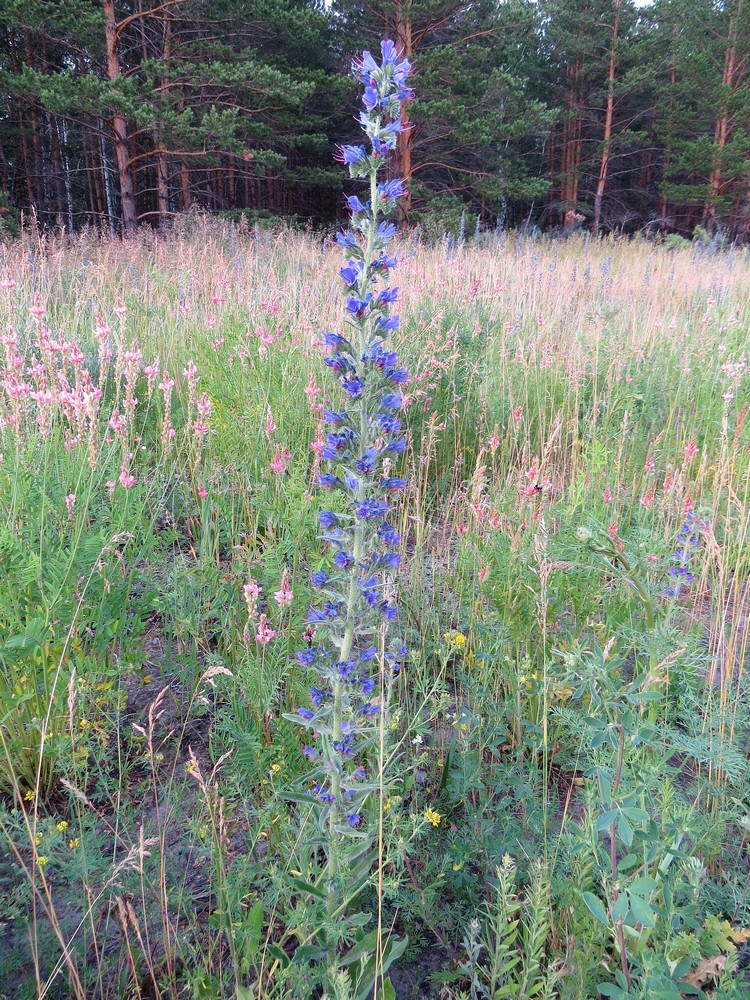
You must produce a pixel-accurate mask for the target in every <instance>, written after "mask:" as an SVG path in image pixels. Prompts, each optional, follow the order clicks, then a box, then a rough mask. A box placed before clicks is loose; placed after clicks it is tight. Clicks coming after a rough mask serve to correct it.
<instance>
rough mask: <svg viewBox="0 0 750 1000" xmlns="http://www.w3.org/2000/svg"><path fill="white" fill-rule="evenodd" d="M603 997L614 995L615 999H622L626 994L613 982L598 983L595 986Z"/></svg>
mask: <svg viewBox="0 0 750 1000" xmlns="http://www.w3.org/2000/svg"><path fill="white" fill-rule="evenodd" d="M596 988H597V989H598V990H599V992H600V993H601V995H602V996H603V997H615V998H617V1000H623V997H625V996H626V994H625V993H623V991H622V990H621V989H620V987H619V986H615V984H614V983H599V985H598V986H597V987H596Z"/></svg>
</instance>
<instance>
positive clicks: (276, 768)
mask: <svg viewBox="0 0 750 1000" xmlns="http://www.w3.org/2000/svg"><path fill="white" fill-rule="evenodd" d="M280 770H281V764H271V774H278V773H279V771H280Z"/></svg>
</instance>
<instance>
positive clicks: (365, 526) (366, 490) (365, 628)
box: [297, 41, 411, 867]
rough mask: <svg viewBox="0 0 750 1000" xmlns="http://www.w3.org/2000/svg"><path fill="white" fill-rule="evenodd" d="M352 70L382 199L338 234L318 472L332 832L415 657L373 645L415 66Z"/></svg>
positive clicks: (318, 635)
mask: <svg viewBox="0 0 750 1000" xmlns="http://www.w3.org/2000/svg"><path fill="white" fill-rule="evenodd" d="M352 69H353V72H354V73H355V75H356V76H357V77H358V78H359V79H360V81H361V82H362V83H363V85H364V94H363V98H362V101H363V105H364V109H363V111H362V112H361V114H360V117H359V122H360V125H361V126H362V129H363V131H364V133H365V136H366V138H367V142H366V144H365V145H356V146H355V145H346V146H341V147H339V150H338V155H337V157H336V158H337V159H338V160H339V161H340V162H341V163H344V164H346V165H347V166H348V167H349V173H350V176H352V177H354V178H367V179H368V180H369V187H370V191H369V194H370V197H369V199H367V200H365V201H363V200H361V199H360V198H359V197H357V196H356V195H351V196H349V197H348V198H347V205H348V209H349V212H350V214H351V228H350V229H349V230H348V231H347V232H343V233H339V234H338V236H337V240H338V243H339V245H340V246H341V248H342V250H343V251H344V252H345V254H346V258H345V263H344V265H343V266H342V267H341V269H340V274H341V280H342V282H343V285H344V294H345V295H346V316H345V322H346V332H345V333H344V334H338V333H325V334H324V335H323V342H324V344H325V345H326V347H327V348H328V350H329V354H328V357H327V358H326V365H327V366H328V368H329V369H330V370H331V371H332V372H333V373H334V374H335V375H336V376H337V378H338V382H339V385H340V387H341V389H342V390H343V393H344V402H343V404H342V406H341V408H337V409H336V410H328V409H326V410H325V411H324V418H325V421H326V424H327V426H328V433H327V435H326V439H325V443H324V447H323V452H322V457H323V458H324V459H325V460H326V461H327V462H328V463H330V468H329V471H326V472H324V473H322V474H321V475H320V477H319V486H320V488H321V489H322V490H324V491H325V492H326V493H328V494H330V495H331V498H332V503H331V506H332V508H334V509H331V510H325V511H322V512H321V513H320V515H319V520H320V526H321V529H322V534H321V537H322V538H323V540H324V541H325V542H326V543H327V544H328V545H329V546H330V549H331V551H332V558H331V565H330V567H329V568H328V569H327V570H319V571H318V572H315V573H313V575H312V584H313V586H314V587H315V588H317V589H318V590H319V591H320V595H321V597H320V600H319V601H318V602H317V603H316V604H315V606H314V607H312V608H310V610H309V611H308V615H307V621H308V633H307V634H308V635H310V636H312V638H311V639H310V644H309V647H308V648H305V649H303V650H301V651H300V652H299V654H298V659H299V662H300V663H301V664H302V665H303V666H305V667H308V668H311V669H312V670H314V671H316V673H317V675H318V680H317V682H316V686H315V687H313V688H312V689H311V691H310V697H311V702H312V706H313V708H312V709H309V708H304V707H303V708H300V709H299V710H298V717H297V721H298V722H299V723H300V724H301V725H303V726H305V727H307V729H308V730H309V731H311V732H312V733H313V734H314V740H311V745H310V746H307V747H306V748H305V751H304V752H305V755H306V756H307V757H309V758H310V759H311V760H312V761H313V762H314V766H315V773H314V774H313V780H314V782H315V783H314V786H313V794H314V796H315V797H316V799H317V800H318V802H319V803H320V804H321V806H322V807H323V808H324V809H325V811H326V824H327V826H328V828H329V830H330V832H331V834H332V836H336V835H338V834H340V833H342V832H346V831H347V830H349V831H352V830H356V829H357V828H358V827H360V826H361V823H362V807H363V804H364V801H365V799H366V798H367V795H368V794H370V793H371V792H372V790H373V788H374V786H373V785H368V784H367V781H366V774H365V770H364V768H363V767H362V765H360V764H358V763H357V756H358V753H359V751H360V750H361V748H362V746H363V745H364V743H365V742H366V741H367V740H368V739H370V738H371V737H372V734H373V731H374V728H375V726H376V720H375V719H374V718H373V717H374V716H379V715H380V712H381V711H382V710H384V708H385V705H384V693H383V685H381V680H380V677H379V676H378V679H377V681H376V679H375V677H374V676H373V672H374V671H375V670H377V669H378V668H383V676H384V677H386V678H392V677H393V675H394V674H395V673H396V672H397V671H398V670H399V667H400V665H401V662H402V659H403V657H404V655H405V653H406V648H405V647H404V646H403V645H401V644H400V643H399V642H398V641H395V640H391V641H390V642H389V641H386V643H385V646H384V647H383V654H382V657H381V656H380V655H379V653H378V647H377V646H376V645H375V643H376V642H378V640H379V639H380V637H381V635H382V634H383V633H385V632H386V630H387V628H388V626H389V625H390V624H391V623H392V622H393V621H395V619H396V617H397V609H396V606H395V604H394V601H393V596H392V595H393V591H394V590H395V585H394V583H393V581H392V577H393V574H394V573H395V572H396V571H397V570H398V568H399V565H400V561H401V557H400V555H399V553H398V551H397V549H398V547H399V544H400V540H401V539H400V535H399V532H398V531H397V529H396V528H395V527H394V525H393V523H392V522H393V517H392V507H391V504H392V500H393V497H394V495H398V493H399V492H400V491H401V490H402V489H403V488H404V486H405V485H406V480H405V479H403V478H401V477H399V476H396V475H394V474H393V468H392V466H393V464H394V463H395V462H396V461H397V460H398V458H399V456H400V455H401V454H402V453H403V451H404V449H405V447H406V442H405V439H404V436H403V431H402V427H401V420H400V419H399V417H398V411H399V409H400V408H401V406H402V402H403V400H402V394H401V393H402V387H403V386H404V385H405V384H406V382H407V380H408V377H409V376H408V373H407V371H406V369H404V368H402V367H401V366H400V365H399V362H398V357H397V355H396V353H395V351H392V350H390V349H388V347H387V346H386V342H387V339H388V336H389V334H390V333H391V332H392V331H394V330H396V329H398V325H399V317H398V315H397V314H395V313H393V312H392V311H391V310H392V308H393V307H394V306H395V305H396V303H397V301H398V289H397V288H394V287H392V286H391V284H390V275H391V271H392V270H393V268H394V267H395V266H396V258H395V257H393V256H391V255H390V254H389V252H388V245H389V241H390V240H391V239H392V238H393V236H394V235H395V233H396V228H395V226H394V225H393V223H392V222H391V221H389V220H388V216H389V215H391V214H392V213H393V212H394V211H395V209H396V207H397V203H398V199H399V198H400V197H401V195H402V194H403V188H402V185H401V182H400V181H398V180H389V181H384V182H381V181H379V179H378V175H379V173H380V171H381V169H382V167H383V165H384V163H385V160H386V157H387V156H388V155H389V154H390V153H391V152H392V151H393V150H394V149H395V147H396V144H397V142H398V135H399V133H400V131H401V129H402V103H403V102H404V101H406V100H408V99H409V97H410V96H411V90H410V89H409V87H408V86H407V82H406V81H407V78H408V75H409V70H410V66H409V62H408V60H406V59H399V57H398V53H397V50H396V46H395V45H394V44H393V42H390V41H384V42H383V43H382V44H381V58H380V60H379V61H378V60H376V59H375V58H374V57H373V56H372V55H371V54H370V53H369V52H365V53H363V55H362V57H361V59H358V60H356V61H355V62H354V64H353V66H352ZM379 283H380V287H378V284H379ZM386 693H387V692H386ZM375 696H377V697H375ZM312 744H314V745H312ZM334 867H335V866H334Z"/></svg>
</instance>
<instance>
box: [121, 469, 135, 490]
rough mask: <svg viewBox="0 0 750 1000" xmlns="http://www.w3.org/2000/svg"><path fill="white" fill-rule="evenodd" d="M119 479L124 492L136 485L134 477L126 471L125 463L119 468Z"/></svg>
mask: <svg viewBox="0 0 750 1000" xmlns="http://www.w3.org/2000/svg"><path fill="white" fill-rule="evenodd" d="M119 479H120V485H121V486H123V487H124V488H125V489H126V490H129V489H130V487H131V486H135V483H136V479H135V476H133V475H131V474H130V472H129V471H128V467H127V465H125V463H123V464H122V465H121V466H120V476H119Z"/></svg>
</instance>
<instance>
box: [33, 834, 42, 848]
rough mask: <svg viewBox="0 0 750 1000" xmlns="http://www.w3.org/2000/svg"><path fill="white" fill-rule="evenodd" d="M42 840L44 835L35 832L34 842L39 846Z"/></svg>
mask: <svg viewBox="0 0 750 1000" xmlns="http://www.w3.org/2000/svg"><path fill="white" fill-rule="evenodd" d="M41 842H42V835H41V833H37V834H34V843H35V844H36V846H37V847H39V845H40V844H41Z"/></svg>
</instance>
